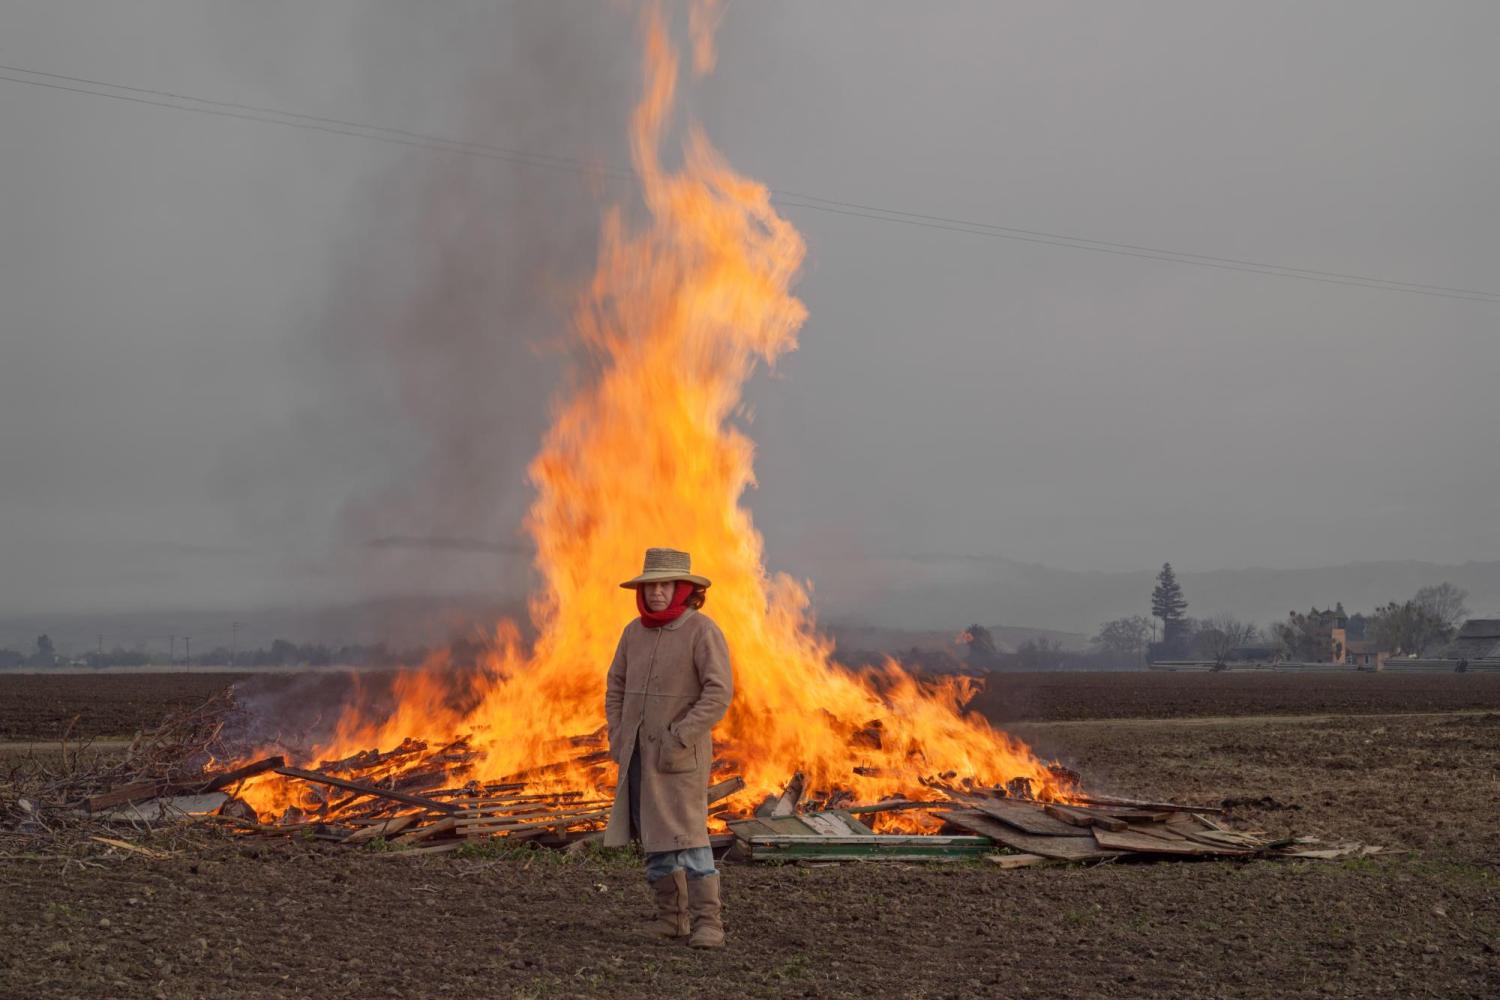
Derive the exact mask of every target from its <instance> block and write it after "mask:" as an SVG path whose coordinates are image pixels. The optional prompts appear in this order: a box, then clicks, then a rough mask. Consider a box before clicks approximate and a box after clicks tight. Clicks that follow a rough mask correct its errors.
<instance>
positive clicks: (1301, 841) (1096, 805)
mask: <svg viewBox="0 0 1500 1000" xmlns="http://www.w3.org/2000/svg"><path fill="white" fill-rule="evenodd" d="M935 787H938V788H939V789H940V790H941V791H942V792H943V793H944V794H945V795H946V796H947V799H948V800H949V801H945V802H927V801H911V800H904V799H903V800H892V801H889V802H883V803H878V804H875V805H871V806H858V807H852V808H846V809H832V810H822V811H813V812H804V813H798V812H794V811H790V810H788V811H785V812H783V813H782V814H781V815H772V811H771V810H764V811H763V812H762V813H761V814H758V815H756V816H754V817H751V818H747V819H741V820H732V821H730V823H729V828H730V830H732V831H733V832H734V835H735V838H736V843H735V852H736V853H737V854H739V855H740V856H741V857H743V858H745V859H747V860H749V861H799V862H820V861H827V862H831V861H882V860H884V861H958V860H965V859H972V858H977V857H982V858H988V859H989V860H991V861H993V862H995V863H996V864H998V865H999V866H1000V867H1002V868H1022V867H1027V866H1030V865H1036V864H1045V863H1048V862H1055V863H1063V862H1103V861H1115V860H1118V859H1132V860H1135V859H1158V860H1166V859H1184V858H1249V857H1278V858H1304V859H1334V858H1342V857H1351V856H1363V855H1368V854H1374V853H1377V852H1379V850H1380V848H1378V847H1364V846H1360V845H1357V844H1353V845H1343V846H1329V845H1323V844H1321V843H1319V842H1318V841H1316V840H1315V839H1313V838H1307V837H1301V838H1284V839H1280V840H1270V839H1267V838H1265V837H1264V836H1262V835H1261V834H1259V833H1257V832H1253V831H1241V830H1234V829H1231V828H1230V827H1229V826H1228V825H1227V824H1226V823H1224V822H1223V821H1222V815H1223V813H1224V810H1223V809H1221V808H1218V807H1214V806H1189V805H1181V804H1178V803H1170V802H1139V801H1135V800H1129V799H1116V798H1106V797H1082V798H1080V799H1079V800H1078V801H1076V802H1074V803H1070V804H1067V805H1063V804H1060V803H1049V802H1038V801H1036V800H1033V799H1029V798H1022V797H1018V796H1014V795H1010V794H1008V793H1007V791H1006V790H1005V789H981V790H974V789H962V788H954V787H948V786H935ZM898 811H899V812H907V813H910V812H917V813H919V814H925V815H926V816H928V817H930V818H931V820H933V821H937V823H939V824H940V826H938V831H939V832H938V833H937V834H905V833H903V834H877V833H876V832H875V830H874V828H873V825H871V824H867V823H866V822H864V819H871V820H872V821H873V819H874V817H875V816H877V815H880V814H890V813H895V812H898ZM861 817H863V818H864V819H862V818H861ZM1214 817H1220V818H1218V819H1216V818H1214Z"/></svg>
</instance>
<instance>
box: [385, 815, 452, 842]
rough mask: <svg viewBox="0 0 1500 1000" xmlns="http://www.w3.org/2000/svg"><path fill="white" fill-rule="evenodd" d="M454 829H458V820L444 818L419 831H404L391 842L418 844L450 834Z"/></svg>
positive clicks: (448, 817) (449, 817)
mask: <svg viewBox="0 0 1500 1000" xmlns="http://www.w3.org/2000/svg"><path fill="white" fill-rule="evenodd" d="M456 829H458V819H457V818H456V817H453V816H445V817H443V818H442V819H440V820H438V821H437V822H436V823H428V824H427V825H426V826H424V827H421V828H420V829H416V830H408V831H406V832H405V833H403V834H402V835H401V836H399V837H397V838H396V839H395V840H394V841H392V843H396V844H420V843H421V842H422V841H424V840H431V839H432V838H433V837H436V836H438V835H439V834H444V833H450V832H452V831H454V830H456Z"/></svg>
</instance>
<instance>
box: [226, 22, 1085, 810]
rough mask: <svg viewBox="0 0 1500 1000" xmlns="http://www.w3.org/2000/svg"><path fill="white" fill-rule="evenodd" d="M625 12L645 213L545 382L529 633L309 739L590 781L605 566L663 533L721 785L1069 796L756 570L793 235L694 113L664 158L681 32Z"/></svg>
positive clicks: (799, 590)
mask: <svg viewBox="0 0 1500 1000" xmlns="http://www.w3.org/2000/svg"><path fill="white" fill-rule="evenodd" d="M712 14H713V11H712V10H711V9H707V10H705V9H704V8H698V9H696V10H695V11H694V17H693V18H692V22H691V23H692V27H693V33H694V43H695V44H694V60H693V65H694V69H695V70H696V71H699V72H706V71H708V70H709V69H710V68H711V67H712V63H713V54H712V48H711V42H710V40H709V32H710V31H711V22H712V21H713V20H714V18H713V16H712ZM642 32H643V37H644V43H645V51H644V56H645V58H644V90H643V96H642V97H641V99H640V102H639V104H638V105H637V107H636V109H635V112H634V115H633V118H632V121H631V126H630V139H631V151H632V158H633V161H634V166H635V171H636V173H637V175H638V176H639V180H640V185H641V192H640V193H641V195H642V199H643V202H644V206H645V209H646V212H645V222H644V223H643V224H639V225H633V224H632V222H631V221H630V219H629V218H628V217H627V216H628V213H627V212H626V211H625V210H624V209H623V208H620V207H616V208H613V209H611V210H610V211H608V212H607V213H606V214H605V216H604V218H603V223H602V235H601V243H600V250H599V255H598V263H597V269H596V272H595V274H594V276H593V279H592V281H591V283H590V284H589V287H588V288H587V290H586V291H585V292H584V293H583V294H582V295H581V297H580V302H579V304H578V308H577V311H576V316H575V320H574V327H575V333H576V336H577V337H578V339H579V341H580V343H581V345H582V346H583V347H584V348H585V350H586V353H587V356H588V357H589V358H590V360H591V364H590V365H589V370H588V372H587V373H584V374H582V375H581V376H580V378H579V379H577V380H576V381H577V383H578V384H577V387H576V388H575V389H573V390H572V391H571V393H570V394H569V395H567V396H565V397H564V398H562V399H560V400H559V402H558V403H557V405H556V413H555V419H554V422H553V424H552V427H551V429H550V430H549V432H548V433H547V435H546V436H545V439H544V441H543V444H542V447H541V451H540V453H539V454H538V455H537V457H536V458H535V460H534V461H533V462H532V464H531V468H530V477H531V480H532V482H533V484H534V485H535V488H536V491H537V495H536V499H535V501H534V503H533V505H532V507H531V509H530V513H529V515H528V518H527V529H528V530H529V532H530V534H531V536H532V537H533V539H534V541H535V545H536V552H537V555H536V565H537V567H538V569H539V571H540V575H541V577H542V579H543V581H544V585H543V587H542V589H541V590H540V592H539V593H537V594H536V595H535V596H534V597H533V598H532V600H531V604H530V613H531V617H532V620H533V623H534V625H535V627H536V634H537V639H536V640H535V642H534V643H533V644H531V645H530V646H529V648H528V647H526V646H524V645H523V644H522V643H521V641H520V640H519V639H518V633H517V630H516V629H515V628H514V627H513V626H511V625H509V624H502V625H501V626H500V628H499V629H498V630H497V637H496V642H495V644H494V647H493V650H494V651H493V652H491V653H490V654H488V658H487V660H486V662H485V663H484V664H483V665H482V667H481V669H480V670H478V671H477V672H474V673H473V674H471V675H468V676H469V677H470V678H471V679H470V680H468V681H466V683H468V684H470V685H472V686H471V688H469V689H468V690H467V691H466V695H467V696H466V697H465V698H462V699H459V701H460V702H462V703H463V706H464V707H462V708H455V707H453V706H454V704H455V699H454V698H453V697H452V673H451V672H450V666H451V665H450V664H449V663H448V662H447V661H446V659H445V658H443V657H438V658H435V659H434V660H432V661H431V662H429V663H428V664H426V665H425V666H424V667H423V668H422V669H421V670H418V671H415V672H412V673H410V674H408V675H405V676H402V677H400V678H399V679H398V680H397V681H396V689H395V691H396V703H395V708H394V710H392V711H390V712H389V714H380V715H378V716H377V715H376V714H374V713H371V712H370V711H369V710H367V709H360V708H351V709H348V710H346V711H345V712H344V714H343V717H342V718H341V720H340V721H339V724H338V727H337V732H336V735H335V736H334V737H333V738H332V739H331V740H329V741H328V742H327V743H326V745H323V746H318V747H316V748H315V749H313V750H312V751H310V752H308V753H306V754H305V756H306V757H307V761H306V762H316V761H329V760H334V759H338V758H345V757H347V756H349V755H350V754H353V753H355V752H356V751H359V750H361V749H364V748H379V747H385V748H391V747H395V746H398V745H401V744H403V742H405V741H411V740H415V741H421V742H423V743H425V744H426V745H427V747H428V748H430V749H429V750H427V751H425V752H424V753H420V754H412V755H405V756H403V757H402V758H401V761H402V765H401V766H403V767H412V766H417V767H421V766H431V763H432V760H433V758H434V757H439V756H442V755H441V754H440V753H439V751H440V748H451V747H452V746H453V745H454V743H455V740H459V739H461V740H462V743H461V744H460V745H461V747H462V752H461V753H457V754H454V753H452V752H449V753H448V754H447V757H446V758H444V759H452V760H455V761H458V763H454V764H452V765H451V771H450V774H451V775H452V776H454V777H458V776H461V777H462V780H464V781H474V782H479V783H485V782H497V781H500V780H503V779H507V778H514V777H515V776H518V775H526V776H527V778H528V780H529V781H531V783H532V785H533V786H534V787H540V788H542V789H543V790H545V791H548V792H554V793H555V792H559V791H570V790H571V791H575V792H579V793H582V794H583V796H584V797H593V796H597V795H599V794H601V793H602V794H604V795H606V796H607V795H608V794H609V793H610V791H611V790H612V788H613V784H614V765H613V764H612V763H610V762H609V761H608V760H605V759H602V758H604V757H605V755H604V754H602V753H600V752H599V750H600V747H601V741H600V736H599V731H600V730H601V727H602V725H603V721H604V715H603V700H604V681H605V669H606V667H607V665H608V664H609V661H610V658H611V656H612V654H613V651H614V646H615V643H616V641H617V639H618V638H619V634H620V629H621V627H622V626H623V625H624V624H625V623H626V621H628V620H629V618H630V617H631V616H632V615H633V614H634V613H635V612H634V608H633V604H632V602H631V598H630V595H629V594H628V592H626V591H622V590H621V589H620V588H619V587H618V586H617V583H618V581H619V580H621V579H624V578H625V577H626V576H629V575H630V574H631V572H633V567H635V566H637V565H638V564H639V561H640V557H641V552H642V550H643V549H644V548H645V547H647V546H648V545H670V546H673V547H676V548H681V549H686V550H689V551H691V552H692V553H693V558H694V566H695V568H697V569H699V570H700V571H701V572H703V573H705V574H706V575H708V576H710V577H712V579H713V581H714V585H713V588H712V589H711V590H710V591H709V593H708V598H709V601H708V606H707V608H706V611H707V613H709V614H711V615H712V616H713V617H714V619H715V620H716V621H717V622H718V623H719V624H720V625H721V626H722V627H723V630H724V632H725V635H726V636H727V637H728V640H729V644H730V649H731V652H732V654H733V658H734V666H735V682H736V690H735V699H734V705H733V708H732V710H731V711H730V713H729V716H728V717H727V719H726V720H725V721H724V723H723V724H722V725H721V726H720V728H719V729H718V731H717V732H716V733H715V743H716V757H717V758H718V759H719V761H720V762H721V766H722V767H724V768H725V770H724V773H725V774H739V775H742V776H743V778H744V781H745V787H744V789H743V790H742V791H741V792H739V793H738V794H737V795H736V796H735V798H734V799H733V800H731V803H730V804H731V805H735V806H738V807H740V808H744V809H748V808H750V807H753V806H754V804H755V803H757V802H759V801H761V800H762V799H764V798H765V797H766V796H767V795H770V794H775V793H779V792H780V791H781V790H782V789H783V787H784V786H785V785H786V783H787V781H788V778H789V777H790V776H791V775H792V774H794V773H795V772H801V774H802V775H803V779H804V787H805V788H806V789H808V792H809V794H810V795H818V796H822V797H824V798H825V799H826V798H828V797H830V796H833V795H835V794H837V795H838V796H839V798H840V799H841V800H843V801H850V800H858V801H861V802H874V801H878V800H882V799H886V798H891V797H899V796H906V797H912V798H932V797H933V793H932V792H931V791H930V789H929V787H928V786H927V784H926V782H929V781H931V780H933V779H946V780H958V781H964V780H969V781H972V782H973V783H975V784H979V785H986V786H994V785H1004V784H1006V783H1008V782H1012V781H1014V780H1015V779H1026V780H1027V781H1029V783H1030V789H1031V792H1032V794H1034V795H1035V796H1036V797H1038V798H1042V799H1054V798H1066V797H1067V788H1066V787H1064V786H1062V785H1060V784H1059V779H1058V778H1057V777H1056V776H1055V775H1054V773H1053V771H1052V770H1050V769H1049V767H1048V765H1047V764H1046V763H1044V762H1043V761H1041V760H1039V759H1037V757H1036V756H1035V755H1033V754H1032V753H1031V752H1030V751H1029V750H1028V749H1027V748H1026V747H1025V746H1024V745H1022V744H1021V743H1019V742H1017V741H1015V740H1013V739H1011V738H1010V737H1008V736H1006V735H1005V734H1004V733H1001V732H997V731H996V730H994V729H992V728H990V726H989V725H988V724H987V723H985V722H984V721H983V720H981V719H979V718H977V717H974V716H968V715H965V714H964V712H963V708H962V706H963V705H964V703H965V702H966V700H967V699H968V697H969V695H970V694H971V686H970V685H971V682H970V681H968V680H967V679H946V680H942V681H938V682H927V681H921V680H918V679H917V678H915V677H913V676H911V675H909V674H907V673H905V672H904V671H903V670H902V669H901V668H900V667H898V666H897V665H896V664H894V663H889V664H887V665H886V666H885V667H884V669H883V670H880V671H877V672H876V673H874V674H867V673H857V672H854V671H852V670H850V669H847V668H845V667H843V666H841V665H839V664H837V663H835V662H834V661H833V659H832V658H831V654H832V648H831V643H830V642H829V641H828V640H826V639H824V638H822V637H821V636H819V635H818V634H817V632H816V631H815V629H814V627H813V623H812V620H811V617H810V612H809V598H808V593H807V591H806V590H805V588H804V587H803V586H801V585H800V584H799V583H798V582H797V581H795V580H793V579H791V578H790V577H788V576H786V575H784V574H770V573H768V572H767V570H766V569H765V565H764V558H763V546H762V539H761V536H760V535H759V533H758V532H757V531H756V529H755V527H754V525H753V524H752V522H751V518H750V514H749V512H748V511H747V510H746V508H745V507H744V506H743V505H742V502H741V501H742V498H743V494H744V492H745V490H746V488H747V487H749V486H751V485H753V483H754V481H755V480H754V471H753V458H754V450H755V449H754V444H753V442H752V441H751V440H750V438H749V437H748V436H747V435H746V433H745V431H744V430H743V429H742V427H741V426H740V425H738V424H737V423H736V422H735V421H736V418H737V417H740V416H741V415H742V410H743V390H744V386H745V383H746V381H747V380H748V379H749V378H750V376H751V375H752V373H753V372H754V371H755V369H756V368H757V367H758V366H759V365H760V364H762V363H765V364H772V363H774V362H775V361H776V359H777V358H778V357H780V356H781V355H782V354H784V353H785V352H787V351H790V350H793V349H794V348H795V347H796V337H797V332H798V329H799V328H800V327H801V325H802V323H803V320H804V318H805V316H806V310H805V309H804V307H803V305H802V303H801V302H799V301H798V300H797V299H796V298H795V297H793V295H792V293H791V285H792V283H793V281H794V280H795V278H796V276H797V273H798V270H799V268H800V266H801V264H802V261H803V255H804V245H803V241H802V239H801V237H800V235H799V234H798V232H797V230H796V229H795V228H793V227H792V225H791V224H790V223H788V222H787V221H786V220H785V219H783V218H781V217H780V216H779V215H778V214H777V213H776V211H775V209H774V208H773V206H772V204H771V199H770V195H769V192H768V191H767V189H766V188H765V187H764V186H762V185H761V184H759V183H757V182H755V181H753V180H750V179H748V178H746V177H743V176H741V175H740V174H738V173H736V172H735V171H734V170H733V169H732V168H731V167H730V166H729V164H728V163H727V162H726V161H725V160H724V158H723V157H722V156H721V155H720V154H719V153H718V152H717V151H716V150H715V149H714V147H713V146H712V145H711V144H710V143H709V141H708V139H707V138H706V137H705V136H704V134H703V133H702V131H701V130H700V129H699V128H697V127H696V126H695V125H691V124H689V125H687V126H685V127H682V128H681V130H680V132H681V134H682V135H683V137H684V138H683V139H682V141H681V157H680V163H679V164H678V165H676V166H675V167H674V166H669V165H668V164H667V163H666V162H665V160H664V152H663V147H664V145H665V144H666V140H667V137H668V136H669V134H676V131H677V130H675V129H674V125H673V112H674V108H675V106H676V97H677V93H678V84H679V54H678V51H677V49H676V47H675V46H674V44H673V42H672V40H671V38H670V35H669V31H668V26H667V24H666V22H665V19H664V17H663V15H662V13H661V11H660V10H659V9H658V8H657V7H656V6H655V5H651V6H648V7H647V9H646V11H645V14H644V16H643V18H642ZM406 745H407V746H413V745H415V744H413V743H409V742H408V743H407V744H406ZM590 751H592V752H590ZM424 761H425V763H423V762H424ZM393 766H394V765H393ZM365 773H366V775H369V774H370V773H371V772H369V771H366V772H365ZM293 784H294V783H291V782H286V781H285V780H284V779H281V778H278V777H277V776H276V775H266V776H264V777H262V778H259V779H256V781H255V782H254V783H252V785H251V787H249V788H248V789H247V790H246V791H245V793H244V798H246V799H247V800H248V801H249V802H250V803H251V804H252V805H254V806H256V807H257V809H259V810H261V811H262V812H264V811H266V810H273V809H277V808H279V807H282V806H285V805H287V804H289V803H291V802H292V801H293V800H294V796H295V795H300V794H302V786H300V785H298V786H297V787H295V788H294V787H291V786H292V785H293Z"/></svg>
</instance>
